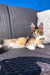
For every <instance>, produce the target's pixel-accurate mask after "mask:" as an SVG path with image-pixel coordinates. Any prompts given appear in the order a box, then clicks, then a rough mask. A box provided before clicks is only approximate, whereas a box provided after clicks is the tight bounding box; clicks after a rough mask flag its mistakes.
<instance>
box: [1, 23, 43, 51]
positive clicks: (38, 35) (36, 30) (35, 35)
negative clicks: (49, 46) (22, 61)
mask: <svg viewBox="0 0 50 75" xmlns="http://www.w3.org/2000/svg"><path fill="white" fill-rule="evenodd" d="M31 34H32V36H31V37H19V38H16V39H4V40H3V43H2V44H1V45H0V48H3V49H4V50H5V51H7V50H9V49H10V48H24V47H26V48H28V49H29V50H34V49H35V47H36V46H37V47H39V48H44V45H43V44H42V43H43V41H44V36H43V24H42V23H41V24H40V25H39V27H36V26H35V25H34V24H33V23H32V24H31Z"/></svg>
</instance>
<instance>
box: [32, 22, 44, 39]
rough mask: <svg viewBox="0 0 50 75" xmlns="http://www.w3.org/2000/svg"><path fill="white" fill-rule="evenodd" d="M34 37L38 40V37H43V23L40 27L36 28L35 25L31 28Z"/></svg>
mask: <svg viewBox="0 0 50 75" xmlns="http://www.w3.org/2000/svg"><path fill="white" fill-rule="evenodd" d="M31 32H32V35H33V36H34V37H35V38H36V37H38V36H41V35H43V24H42V23H41V24H40V25H39V27H36V26H35V25H34V24H33V26H32V27H31Z"/></svg>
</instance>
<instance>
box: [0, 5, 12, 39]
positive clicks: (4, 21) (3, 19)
mask: <svg viewBox="0 0 50 75" xmlns="http://www.w3.org/2000/svg"><path fill="white" fill-rule="evenodd" d="M5 38H11V32H10V24H9V15H8V11H7V8H6V6H5V5H2V4H0V40H1V39H5Z"/></svg>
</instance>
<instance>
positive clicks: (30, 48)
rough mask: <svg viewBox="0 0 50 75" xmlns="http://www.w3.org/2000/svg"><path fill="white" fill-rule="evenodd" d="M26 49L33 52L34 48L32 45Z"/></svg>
mask: <svg viewBox="0 0 50 75" xmlns="http://www.w3.org/2000/svg"><path fill="white" fill-rule="evenodd" d="M27 48H28V49H29V50H35V47H34V46H32V45H30V46H27Z"/></svg>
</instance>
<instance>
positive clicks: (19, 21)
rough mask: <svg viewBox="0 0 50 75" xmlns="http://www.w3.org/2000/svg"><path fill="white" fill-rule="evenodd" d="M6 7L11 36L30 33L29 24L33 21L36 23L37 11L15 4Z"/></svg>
mask: <svg viewBox="0 0 50 75" xmlns="http://www.w3.org/2000/svg"><path fill="white" fill-rule="evenodd" d="M8 9H9V13H10V20H11V27H12V36H13V38H16V37H19V36H28V35H30V24H31V22H33V23H34V24H35V25H36V19H37V18H36V13H37V12H38V11H36V10H32V9H27V8H21V7H15V6H8Z"/></svg>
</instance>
